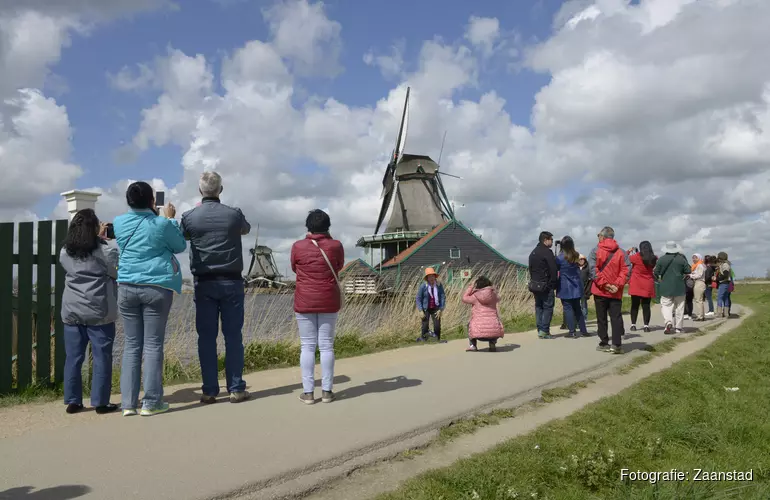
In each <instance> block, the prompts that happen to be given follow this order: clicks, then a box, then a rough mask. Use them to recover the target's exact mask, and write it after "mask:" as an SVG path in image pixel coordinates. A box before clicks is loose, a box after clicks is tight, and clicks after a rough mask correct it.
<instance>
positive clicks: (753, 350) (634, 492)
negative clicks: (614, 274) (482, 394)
mask: <svg viewBox="0 0 770 500" xmlns="http://www.w3.org/2000/svg"><path fill="white" fill-rule="evenodd" d="M734 300H735V302H736V303H740V304H743V305H747V306H749V307H751V308H752V309H753V310H754V312H755V314H754V315H752V317H750V318H748V319H747V320H746V321H744V323H743V324H742V325H741V326H740V327H738V328H737V329H736V330H734V331H732V332H730V333H728V334H726V335H725V336H723V337H721V338H720V339H718V340H716V341H715V342H714V343H713V344H712V345H711V346H709V347H708V348H706V349H704V350H703V351H701V352H699V353H698V354H696V355H694V356H691V357H689V358H686V359H685V360H683V361H681V362H680V363H678V364H677V365H675V366H674V367H672V368H671V369H669V370H666V371H665V372H662V373H660V374H657V375H654V376H652V377H650V378H648V379H645V380H644V381H642V382H641V383H639V384H637V385H636V386H634V387H632V388H630V389H627V390H625V391H623V392H621V393H620V394H618V395H616V396H613V397H609V398H606V399H604V400H602V401H599V402H597V403H595V404H592V405H590V406H588V407H586V408H585V409H583V410H581V411H580V412H578V413H575V414H574V415H572V416H570V417H568V418H566V419H563V420H560V421H557V422H554V423H551V424H547V425H545V426H543V427H540V428H539V429H538V430H536V431H534V432H532V433H530V434H528V435H526V436H522V437H520V438H516V439H513V440H509V441H507V442H504V443H502V444H500V445H498V446H497V447H496V448H494V449H492V450H490V451H488V452H485V453H481V454H478V455H475V456H472V457H470V458H468V459H466V460H462V461H459V462H457V463H456V464H454V465H453V466H451V467H448V468H446V469H441V470H437V471H433V472H429V473H426V474H424V475H422V476H419V477H417V478H415V479H413V480H410V481H408V482H407V483H406V484H405V485H404V486H403V487H402V488H401V489H399V490H397V491H395V492H393V493H390V494H387V495H383V496H381V497H380V500H396V499H426V500H428V499H430V500H439V499H443V500H450V499H484V500H486V499H490V500H491V499H508V498H518V499H524V498H537V499H546V498H547V499H551V500H571V499H617V500H621V499H623V500H626V499H628V500H641V499H650V500H652V499H693V500H694V499H722V498H739V499H757V500H758V499H767V498H770V419H768V414H770V349H769V348H768V347H769V344H770V343H769V342H768V341H769V340H770V331H769V330H770V286H767V285H751V286H750V287H749V286H746V287H741V288H740V291H739V293H738V294H736V295H735V298H734ZM734 388H737V390H736V389H734ZM622 469H628V470H629V471H632V472H637V471H644V472H655V471H660V472H663V471H670V470H672V469H677V470H678V471H682V472H684V473H687V474H688V478H689V481H659V482H655V483H654V484H652V483H651V482H649V481H647V482H645V481H630V480H627V479H626V480H621V470H622ZM697 469H701V470H703V471H710V472H732V471H734V470H737V471H749V470H753V477H752V480H751V481H726V480H724V479H723V480H716V481H694V480H693V479H695V475H696V474H697V472H696V470H697Z"/></svg>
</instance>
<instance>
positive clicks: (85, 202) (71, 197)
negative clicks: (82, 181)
mask: <svg viewBox="0 0 770 500" xmlns="http://www.w3.org/2000/svg"><path fill="white" fill-rule="evenodd" d="M61 195H62V196H63V197H64V199H65V200H67V212H69V218H70V221H71V220H72V218H73V217H74V216H75V214H76V213H77V212H78V211H79V210H83V209H84V208H90V209H92V210H96V199H97V198H99V197H100V196H101V195H102V194H101V193H93V192H90V191H78V190H72V191H66V192H64V193H62V194H61Z"/></svg>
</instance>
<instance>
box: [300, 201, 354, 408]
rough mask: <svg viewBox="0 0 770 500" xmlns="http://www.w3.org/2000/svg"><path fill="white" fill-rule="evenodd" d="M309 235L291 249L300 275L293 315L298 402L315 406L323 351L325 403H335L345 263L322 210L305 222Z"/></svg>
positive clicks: (342, 251) (342, 250)
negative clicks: (337, 337) (318, 361)
mask: <svg viewBox="0 0 770 500" xmlns="http://www.w3.org/2000/svg"><path fill="white" fill-rule="evenodd" d="M305 226H306V227H307V231H308V232H307V235H306V236H305V238H304V239H302V240H299V241H296V242H294V245H292V247H291V270H292V271H294V273H295V274H296V275H297V281H296V289H295V290H294V313H295V315H296V317H297V326H298V327H299V339H300V344H301V346H302V351H301V354H300V358H299V364H300V367H301V370H302V388H303V392H302V394H301V395H300V397H299V399H300V401H302V402H303V403H305V404H313V403H315V352H316V347H318V348H319V350H320V351H321V379H322V383H321V390H322V391H323V392H322V394H321V395H322V399H321V400H322V401H323V402H324V403H331V402H332V401H334V393H333V392H332V380H333V379H334V328H335V326H336V324H337V313H338V312H339V310H340V307H341V306H342V300H341V293H342V291H341V288H340V285H339V272H340V270H342V266H343V264H344V263H345V251H344V249H343V248H342V243H340V242H339V241H337V240H335V239H333V238H332V237H331V236H330V235H329V227H330V226H331V221H330V220H329V216H328V215H327V214H326V212H324V211H323V210H313V211H311V212H310V214H309V215H308V216H307V220H306V221H305Z"/></svg>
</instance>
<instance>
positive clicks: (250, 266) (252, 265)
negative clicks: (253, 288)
mask: <svg viewBox="0 0 770 500" xmlns="http://www.w3.org/2000/svg"><path fill="white" fill-rule="evenodd" d="M256 258H257V251H256V249H252V250H251V264H249V272H247V273H246V277H247V278H251V271H252V270H253V269H254V260H256Z"/></svg>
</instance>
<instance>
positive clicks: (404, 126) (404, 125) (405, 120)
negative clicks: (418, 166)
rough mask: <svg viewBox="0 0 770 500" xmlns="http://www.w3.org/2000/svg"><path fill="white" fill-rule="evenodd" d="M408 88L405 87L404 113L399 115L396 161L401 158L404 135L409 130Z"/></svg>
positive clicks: (404, 143)
mask: <svg viewBox="0 0 770 500" xmlns="http://www.w3.org/2000/svg"><path fill="white" fill-rule="evenodd" d="M409 90H410V88H409V87H407V89H406V101H405V102H404V114H403V116H402V117H401V131H400V132H399V137H400V138H401V143H400V144H399V147H398V150H397V152H398V156H397V157H396V163H398V161H399V160H400V159H401V157H402V156H403V155H404V147H405V146H406V137H407V135H406V134H407V131H408V130H409Z"/></svg>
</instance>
